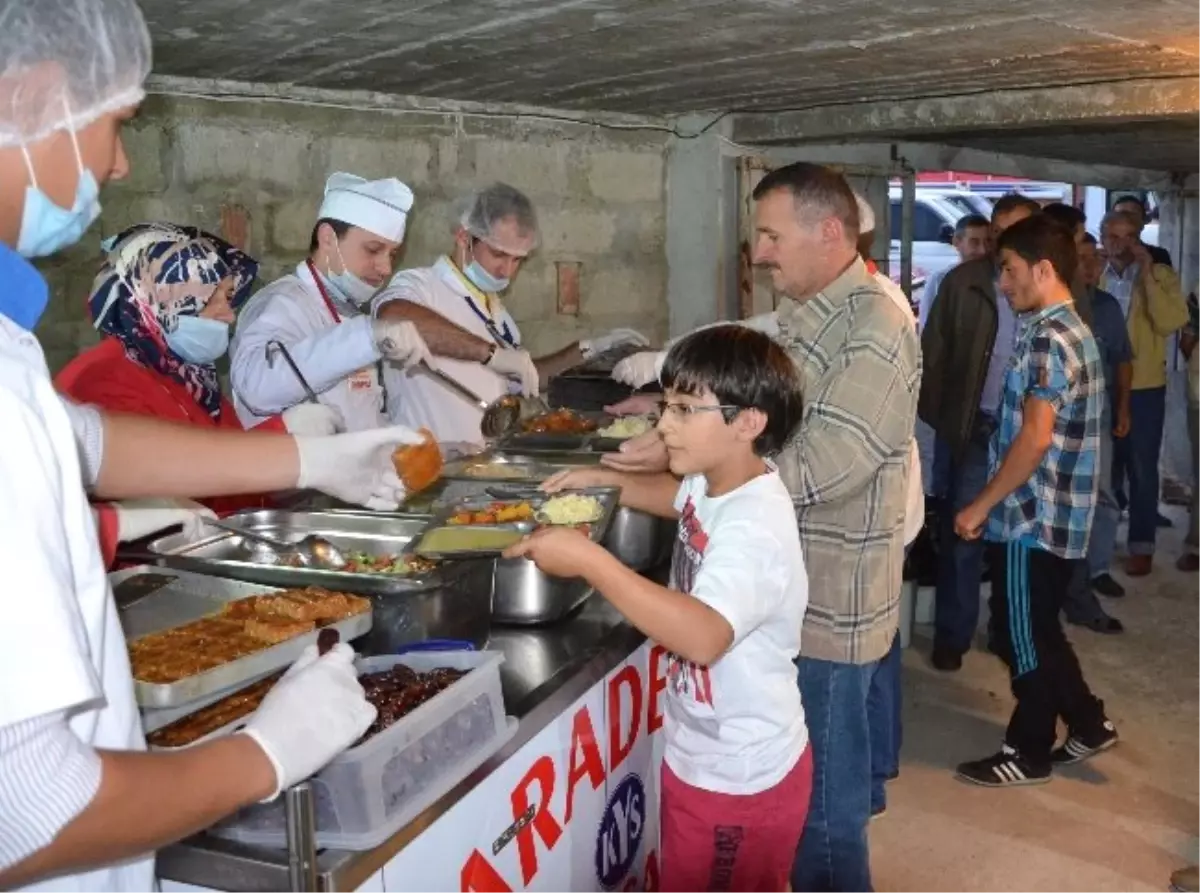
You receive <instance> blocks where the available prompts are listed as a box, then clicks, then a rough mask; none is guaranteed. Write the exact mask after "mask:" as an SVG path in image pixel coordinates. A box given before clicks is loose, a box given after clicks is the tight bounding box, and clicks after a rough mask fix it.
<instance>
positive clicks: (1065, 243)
mask: <svg viewBox="0 0 1200 893" xmlns="http://www.w3.org/2000/svg"><path fill="white" fill-rule="evenodd" d="M1005 249H1008V250H1009V251H1011V252H1013V254H1015V255H1017V256H1018V257H1020V258H1021V259H1022V260H1024V261H1025V262H1026V263H1027V264H1029V265H1030V266H1033V265H1034V264H1036V263H1038V262H1039V261H1043V260H1046V261H1049V262H1050V266H1052V267H1053V268H1054V272H1055V273H1056V274H1057V275H1058V278H1059V279H1060V280H1062V283H1063V285H1067V286H1070V284H1071V283H1072V282H1073V281H1074V280H1075V269H1076V268H1077V267H1078V266H1079V255H1078V253H1077V252H1076V251H1075V237H1074V236H1073V235H1072V234H1071V233H1070V232H1068V231H1067V230H1065V229H1063V227H1062V226H1060V225H1059V224H1057V223H1055V222H1054V221H1053V220H1051V219H1050V218H1049V217H1045V216H1043V215H1041V214H1035V215H1034V216H1033V217H1026V218H1025V219H1024V220H1021V221H1018V222H1017V223H1014V224H1013V225H1012V226H1010V227H1009V228H1008V229H1006V230H1005V231H1004V232H1003V233H1001V234H1000V238H999V240H998V241H997V242H996V250H997V251H1003V250H1005Z"/></svg>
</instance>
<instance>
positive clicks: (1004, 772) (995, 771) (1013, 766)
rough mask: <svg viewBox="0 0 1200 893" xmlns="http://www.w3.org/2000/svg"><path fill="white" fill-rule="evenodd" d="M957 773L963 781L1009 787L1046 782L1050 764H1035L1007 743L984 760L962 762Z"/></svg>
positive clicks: (988, 785) (995, 786) (1048, 776)
mask: <svg viewBox="0 0 1200 893" xmlns="http://www.w3.org/2000/svg"><path fill="white" fill-rule="evenodd" d="M957 775H958V777H959V778H961V779H962V780H963V781H969V782H971V783H972V784H978V785H983V786H984V787H988V788H1009V787H1016V786H1017V785H1024V784H1045V783H1046V782H1048V781H1049V780H1050V766H1049V765H1045V766H1035V765H1034V764H1033V763H1030V762H1029V761H1028V760H1026V759H1024V758H1023V757H1022V756H1021V755H1020V754H1019V753H1017V752H1016V751H1015V750H1013V749H1012V748H1011V747H1009V746H1008V745H1007V744H1005V745H1004V746H1003V747H1002V748H1000V752H999V753H996V754H993V755H992V756H990V757H986V758H984V759H982V760H973V761H972V762H970V763H960V764H959V766H958V770H957Z"/></svg>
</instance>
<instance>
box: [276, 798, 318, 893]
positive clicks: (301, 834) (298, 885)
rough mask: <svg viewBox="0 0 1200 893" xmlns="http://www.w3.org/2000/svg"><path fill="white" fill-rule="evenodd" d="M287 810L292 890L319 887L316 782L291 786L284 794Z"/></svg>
mask: <svg viewBox="0 0 1200 893" xmlns="http://www.w3.org/2000/svg"><path fill="white" fill-rule="evenodd" d="M284 798H285V799H284V808H285V811H286V813H287V851H288V885H289V889H291V890H299V891H311V890H316V889H317V840H316V838H317V827H316V821H315V817H314V810H313V792H312V785H310V784H309V783H308V782H303V783H302V784H298V785H295V786H294V787H290V788H288V789H287V791H286V792H285V793H284Z"/></svg>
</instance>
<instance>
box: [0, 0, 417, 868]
mask: <svg viewBox="0 0 1200 893" xmlns="http://www.w3.org/2000/svg"><path fill="white" fill-rule="evenodd" d="M0 20H3V21H4V22H5V28H4V29H3V30H2V31H0V96H3V97H5V101H4V102H2V103H0V419H3V420H4V447H3V449H0V568H3V571H4V575H5V599H6V604H5V608H6V610H5V615H4V620H3V622H2V623H0V889H4V890H10V889H35V890H79V891H85V890H86V891H106V890H120V891H142V890H152V889H154V888H155V886H156V882H155V877H154V860H153V852H154V850H155V849H157V848H158V847H160V846H163V845H165V844H167V843H170V842H173V841H176V840H179V839H181V838H182V837H185V836H187V835H188V834H191V833H193V832H195V831H197V830H199V829H201V828H204V827H207V826H208V825H211V824H212V823H214V822H215V821H217V820H219V819H220V818H222V817H224V816H225V815H227V814H228V813H230V812H232V811H234V810H236V809H238V808H240V807H241V806H244V805H247V804H249V803H252V802H254V801H256V800H263V799H269V798H272V797H274V796H276V795H277V794H278V792H279V791H280V790H281V789H282V788H284V787H286V786H288V785H291V784H294V783H295V782H296V781H299V780H301V779H303V778H305V777H306V776H308V775H310V774H312V773H313V772H314V771H316V770H318V769H320V768H321V767H322V766H323V765H324V764H325V763H327V762H328V761H329V760H330V759H331V758H333V757H334V756H335V755H337V754H338V753H339V752H341V751H342V750H344V749H345V748H346V747H347V746H349V745H350V744H352V743H353V742H354V741H355V740H357V738H358V737H359V736H360V735H361V734H362V733H363V732H364V731H365V730H366V728H367V727H368V726H369V724H370V723H371V721H372V720H373V718H374V716H375V709H374V708H373V707H372V706H371V705H370V704H369V703H368V702H367V701H366V699H365V697H364V695H363V691H362V687H361V686H360V685H359V684H358V682H357V679H356V677H355V671H354V667H353V663H352V661H353V652H352V651H351V650H350V648H349V646H347V645H344V644H343V645H339V646H337V647H336V648H334V649H333V650H332V651H330V652H329V653H328V654H326V655H324V656H321V657H318V656H317V654H316V650H315V648H312V649H310V650H308V651H307V652H306V653H305V654H304V655H303V656H302V657H301V658H300V659H299V660H297V662H296V664H294V665H293V667H292V668H291V669H290V670H289V672H288V673H287V675H285V676H284V677H283V679H282V680H281V681H280V682H279V683H277V684H276V686H275V688H273V689H272V691H271V692H270V693H269V694H268V696H267V698H266V699H265V700H264V701H263V703H262V705H261V706H260V708H259V709H258V710H257V711H256V712H255V713H254V714H253V715H252V717H251V718H250V720H249V722H248V725H247V727H246V732H245V733H244V734H240V733H239V734H233V735H229V736H225V737H222V738H219V739H217V740H215V741H211V742H206V743H203V744H199V745H196V746H194V747H191V748H187V749H184V750H182V751H180V752H174V753H161V754H147V753H145V752H144V751H145V742H144V740H143V736H142V727H141V721H140V717H139V716H138V711H137V707H136V704H135V702H134V697H133V679H132V676H131V674H130V667H129V660H128V656H127V653H126V644H125V639H124V636H123V634H122V631H121V627H120V623H119V619H118V615H117V611H116V607H115V604H114V601H113V596H112V592H111V590H110V589H109V585H108V579H107V577H106V576H105V573H104V567H103V564H102V559H101V555H100V551H99V546H98V543H97V536H96V527H95V524H94V521H93V518H92V513H91V510H90V508H89V504H88V498H87V494H86V493H85V489H84V488H85V484H90V485H92V489H93V492H94V493H95V495H96V496H97V497H99V498H106V499H125V498H129V499H136V498H142V497H152V496H161V497H177V496H189V497H204V496H214V495H219V494H235V493H251V492H260V491H262V490H263V489H267V490H278V489H286V488H290V487H297V486H299V487H315V488H318V489H321V490H324V491H326V492H328V493H330V494H332V495H334V496H337V497H339V498H342V499H345V500H348V501H354V502H363V503H371V504H374V505H376V506H377V507H379V508H394V507H395V506H396V504H397V502H398V500H399V499H400V498H402V497H403V488H402V486H400V485H399V480H398V478H396V475H395V469H394V468H393V467H392V463H391V453H392V451H393V450H394V449H395V447H396V446H397V445H398V444H400V443H411V442H414V441H415V440H416V439H417V438H416V437H415V435H414V434H413V432H411V431H408V430H405V429H376V430H372V431H365V432H360V433H356V434H344V435H338V436H288V435H285V434H276V433H253V432H250V433H247V432H217V431H212V430H208V429H202V428H195V427H191V426H186V425H177V424H172V423H168V422H163V421H161V420H159V419H154V418H149V417H145V416H127V415H120V414H107V413H103V412H100V411H98V410H96V409H95V408H91V407H76V406H70V405H69V404H67V403H66V402H64V401H63V400H62V399H61V398H60V397H59V395H58V394H57V393H56V392H55V390H54V388H53V386H52V384H51V380H50V373H49V370H48V369H47V367H46V361H45V357H44V355H43V353H42V349H41V346H40V345H39V343H38V340H37V338H36V336H35V335H34V334H33V329H34V328H35V326H36V325H37V323H38V321H39V319H40V317H41V315H42V313H43V311H44V310H45V308H46V304H47V302H48V301H49V300H50V292H49V287H48V286H47V284H46V281H45V280H44V279H43V278H42V276H41V274H39V273H38V271H37V270H36V269H35V268H34V266H33V265H32V264H31V263H30V262H29V260H28V259H29V258H35V257H47V256H49V255H52V254H54V253H56V252H58V251H60V250H62V249H64V248H66V247H68V246H70V245H71V244H73V243H75V242H77V241H78V240H79V238H80V237H81V236H82V235H83V233H84V232H85V231H86V230H87V228H88V227H89V226H90V225H91V223H92V222H93V221H94V220H95V219H96V216H97V215H98V214H99V213H100V201H99V188H100V185H101V184H103V183H104V182H106V181H108V180H110V179H120V178H121V177H123V176H125V175H126V173H127V172H128V160H127V159H126V157H125V152H124V149H123V147H122V144H121V139H120V131H121V125H122V123H123V122H124V121H125V120H127V119H128V118H130V117H131V116H132V115H133V113H134V112H135V110H136V108H137V105H138V104H139V103H140V102H141V99H142V97H143V83H144V81H145V78H146V75H147V74H148V72H149V67H150V38H149V32H148V31H147V29H146V25H145V22H144V20H143V18H142V15H141V13H140V12H139V10H138V8H137V6H136V4H135V2H134V0H104V2H95V0H37V2H36V3H31V2H29V0H0Z"/></svg>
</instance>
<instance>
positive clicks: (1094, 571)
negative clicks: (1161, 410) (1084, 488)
mask: <svg viewBox="0 0 1200 893" xmlns="http://www.w3.org/2000/svg"><path fill="white" fill-rule="evenodd" d="M1115 444H1116V441H1115V440H1114V439H1113V436H1112V426H1111V425H1110V424H1109V422H1108V419H1107V417H1106V418H1105V420H1104V421H1103V422H1102V424H1101V430H1100V484H1099V487H1098V488H1097V492H1096V512H1095V514H1094V515H1093V516H1092V532H1091V533H1090V534H1089V535H1088V547H1087V562H1086V563H1087V577H1088V579H1089V580H1094V579H1095V578H1096V577H1098V576H1100V575H1101V574H1107V573H1108V571H1109V569H1110V568H1111V567H1112V557H1113V552H1114V551H1115V549H1116V547H1117V526H1118V525H1119V524H1120V523H1121V507H1120V505H1119V504H1118V503H1117V495H1116V493H1115V492H1114V491H1113V471H1112V469H1113V450H1114V445H1115Z"/></svg>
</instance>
